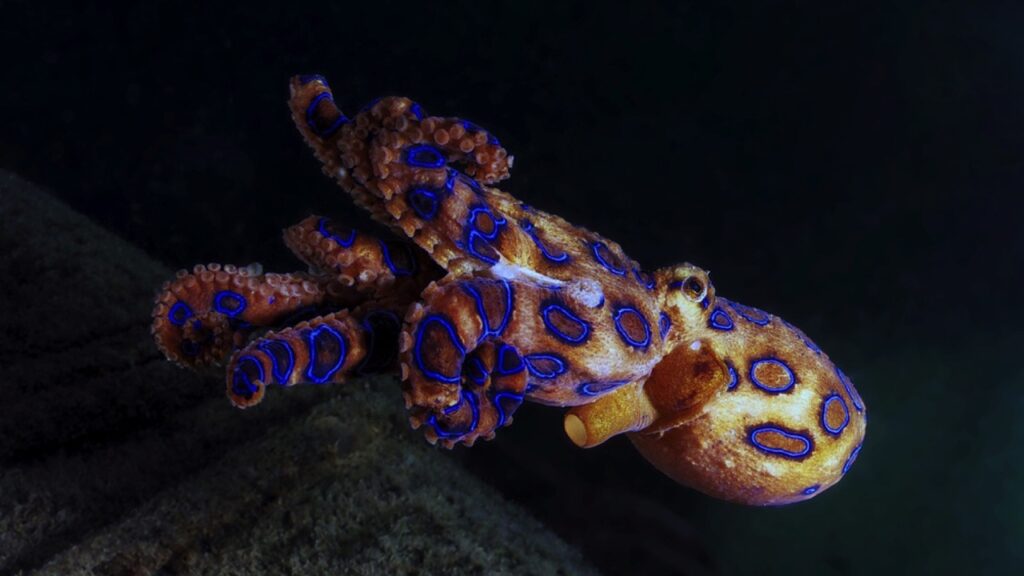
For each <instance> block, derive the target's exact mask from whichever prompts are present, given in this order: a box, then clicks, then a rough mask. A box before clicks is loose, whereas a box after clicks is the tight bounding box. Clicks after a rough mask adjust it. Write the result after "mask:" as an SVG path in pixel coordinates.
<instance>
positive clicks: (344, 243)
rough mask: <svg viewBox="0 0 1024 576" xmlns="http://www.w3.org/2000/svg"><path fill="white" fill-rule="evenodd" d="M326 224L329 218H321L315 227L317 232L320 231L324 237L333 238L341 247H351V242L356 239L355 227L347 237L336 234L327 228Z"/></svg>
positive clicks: (328, 222)
mask: <svg viewBox="0 0 1024 576" xmlns="http://www.w3.org/2000/svg"><path fill="white" fill-rule="evenodd" d="M328 224H330V220H328V219H327V218H321V219H320V220H319V221H318V222H317V224H316V229H317V231H318V232H320V235H321V236H323V237H324V238H328V239H330V240H334V241H335V242H336V243H337V244H338V246H341V247H342V248H351V247H352V243H353V242H355V241H356V231H355V228H353V229H352V231H351V233H350V234H349V235H348V238H342V237H341V236H338V235H337V234H335V233H334V232H331V231H330V230H328V229H327V225H328Z"/></svg>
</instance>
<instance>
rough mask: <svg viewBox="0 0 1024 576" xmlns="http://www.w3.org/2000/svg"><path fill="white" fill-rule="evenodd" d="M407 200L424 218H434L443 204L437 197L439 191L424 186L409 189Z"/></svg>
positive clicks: (418, 214)
mask: <svg viewBox="0 0 1024 576" xmlns="http://www.w3.org/2000/svg"><path fill="white" fill-rule="evenodd" d="M406 202H408V204H409V206H412V210H413V212H415V213H416V215H417V216H419V217H420V218H422V219H424V220H433V219H434V217H435V216H437V211H438V209H439V208H440V206H441V204H440V202H439V201H438V199H437V193H436V192H434V191H433V190H431V189H429V188H423V187H419V188H412V189H411V190H409V192H408V194H407V196H406Z"/></svg>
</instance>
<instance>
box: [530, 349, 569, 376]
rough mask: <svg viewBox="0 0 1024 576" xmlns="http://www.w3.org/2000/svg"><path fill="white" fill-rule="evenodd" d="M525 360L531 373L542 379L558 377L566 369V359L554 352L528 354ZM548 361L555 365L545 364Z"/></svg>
mask: <svg viewBox="0 0 1024 576" xmlns="http://www.w3.org/2000/svg"><path fill="white" fill-rule="evenodd" d="M523 360H524V361H525V362H526V369H527V370H529V371H530V374H533V375H534V376H536V377H537V378H540V379H542V380H550V379H552V378H557V377H558V375H559V374H563V373H565V370H566V365H565V360H562V358H561V357H559V356H556V355H554V354H527V355H526V356H523ZM548 362H550V363H552V364H554V366H553V367H550V366H544V364H545V363H548Z"/></svg>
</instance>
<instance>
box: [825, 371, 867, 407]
mask: <svg viewBox="0 0 1024 576" xmlns="http://www.w3.org/2000/svg"><path fill="white" fill-rule="evenodd" d="M833 366H834V367H835V369H836V375H837V376H839V381H840V382H842V383H843V388H845V389H846V395H847V396H849V397H850V400H852V401H853V407H854V408H856V409H857V412H863V411H864V404H862V403H861V401H860V397H859V395H858V394H857V392H855V391H854V390H853V381H852V380H850V377H849V376H847V375H846V373H845V372H843V371H842V370H840V369H839V366H836V365H835V364H833Z"/></svg>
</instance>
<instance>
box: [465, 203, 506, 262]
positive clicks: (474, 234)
mask: <svg viewBox="0 0 1024 576" xmlns="http://www.w3.org/2000/svg"><path fill="white" fill-rule="evenodd" d="M480 214H486V215H487V216H488V217H490V219H491V224H492V227H491V231H490V232H487V233H485V232H484V231H483V230H481V229H480V228H479V226H478V222H477V218H478V217H479V215H480ZM506 223H507V220H505V219H504V218H499V217H497V216H495V215H494V213H493V212H491V209H490V208H489V207H487V206H481V205H477V206H473V207H472V208H470V209H469V216H468V217H467V218H466V249H467V250H468V251H469V253H470V254H472V255H473V256H476V257H477V258H479V259H481V260H483V261H484V262H487V263H488V264H496V263H497V262H498V259H497V258H496V256H497V251H495V250H494V247H493V246H491V245H490V241H492V240H495V239H497V238H498V234H500V233H501V229H502V228H503V227H504V226H505V224H506ZM478 241H483V243H484V245H483V246H481V247H478V246H477V243H478ZM482 250H483V251H482ZM484 251H487V252H490V253H493V255H491V254H486V253H484Z"/></svg>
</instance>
